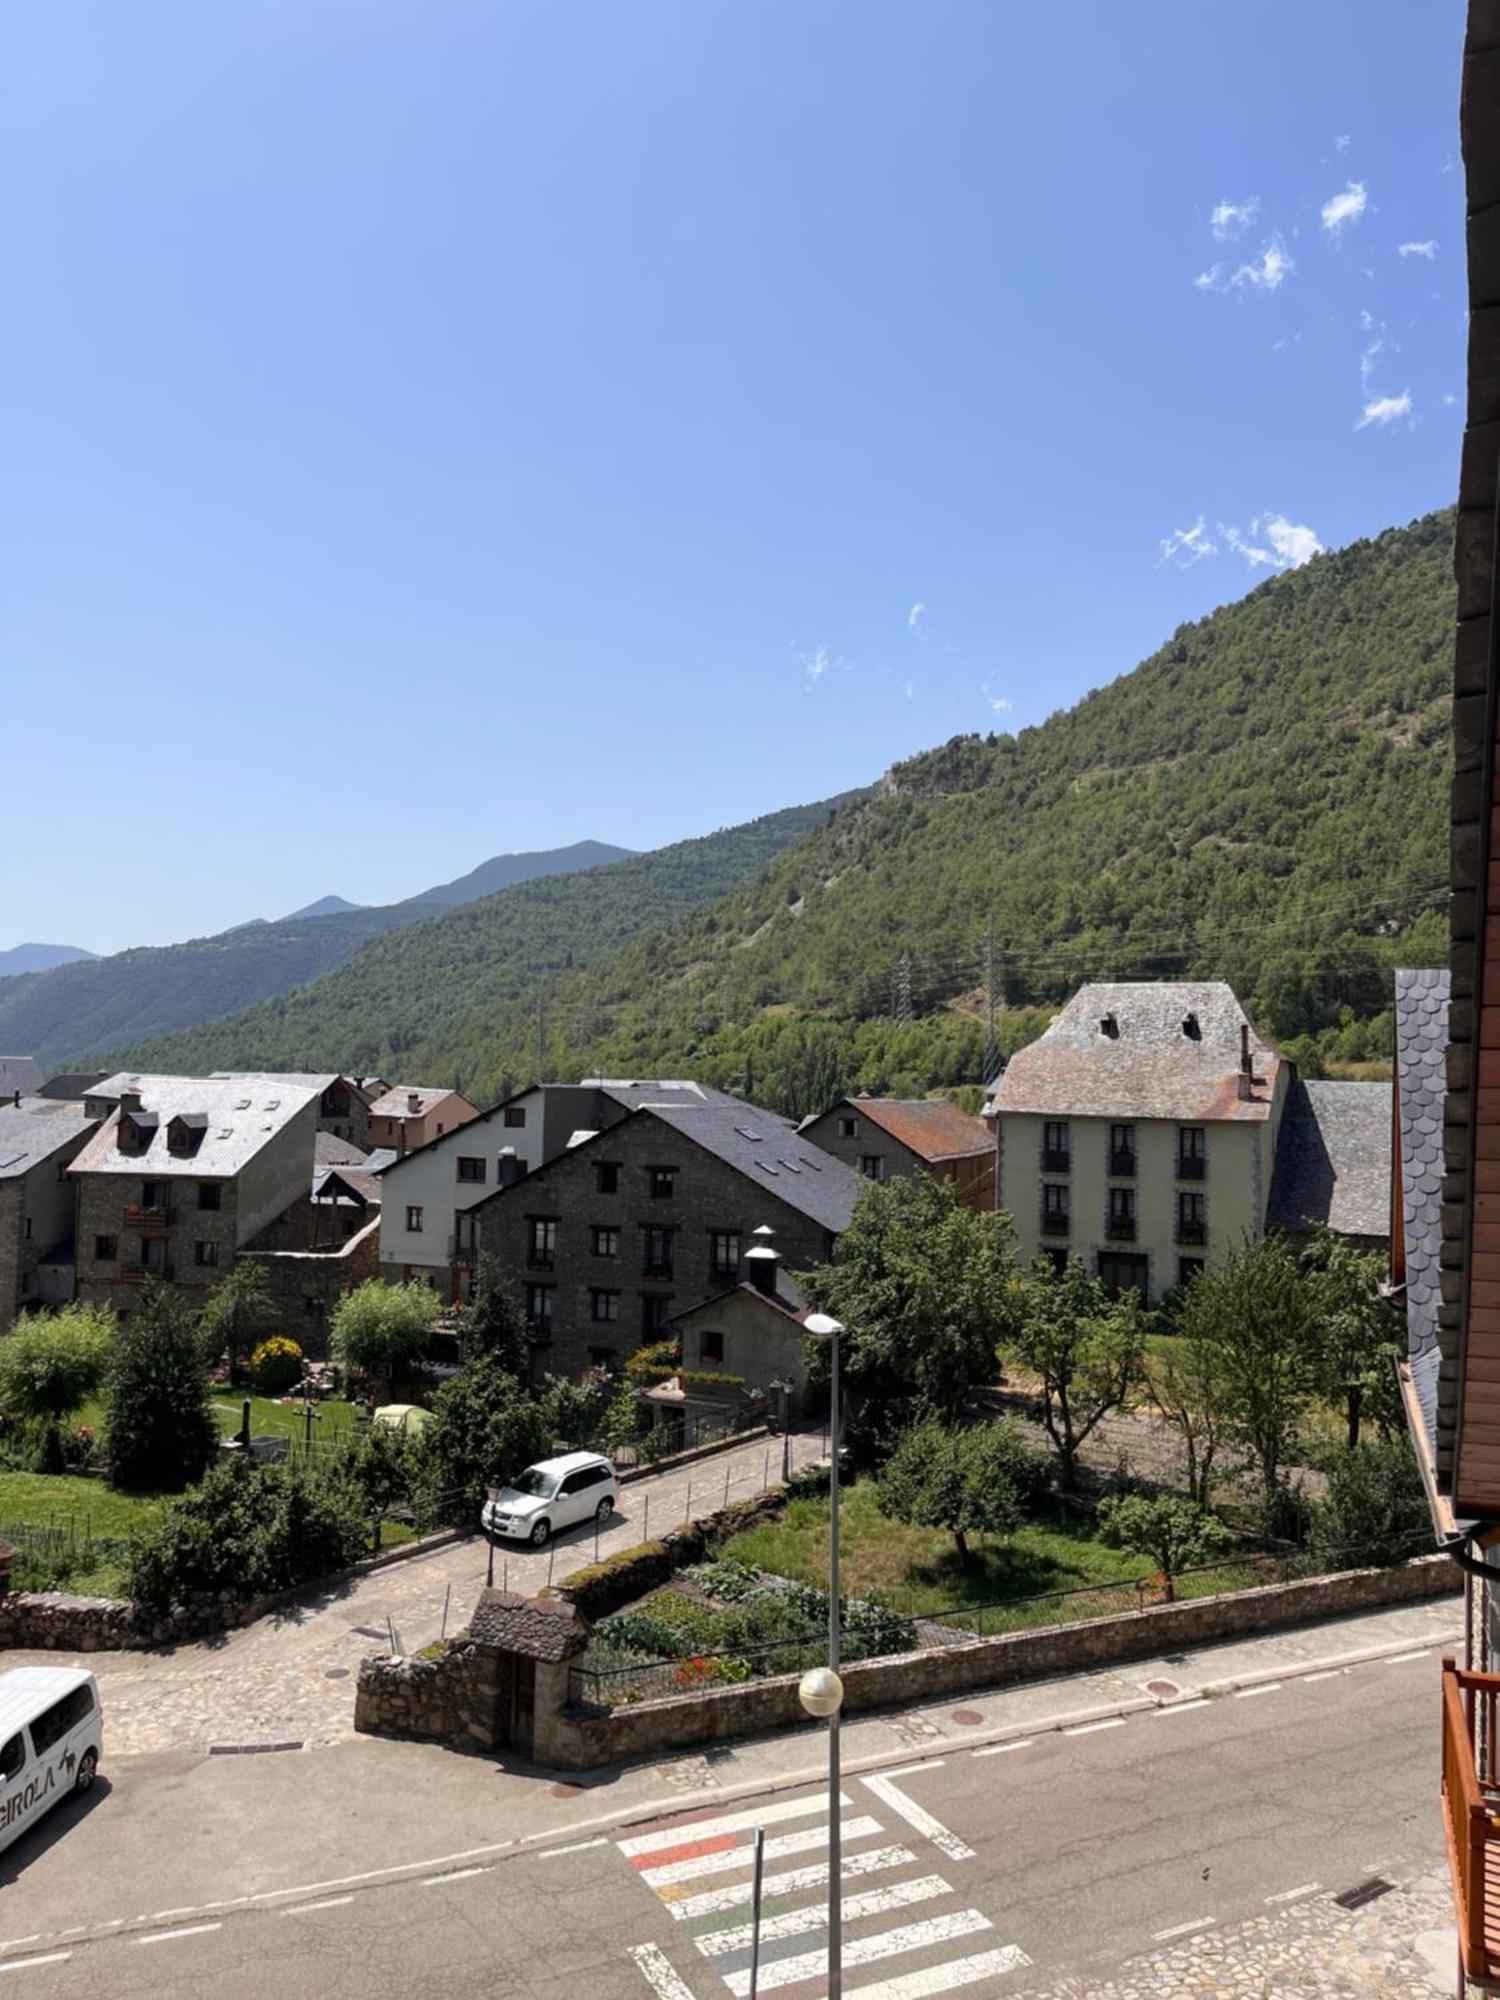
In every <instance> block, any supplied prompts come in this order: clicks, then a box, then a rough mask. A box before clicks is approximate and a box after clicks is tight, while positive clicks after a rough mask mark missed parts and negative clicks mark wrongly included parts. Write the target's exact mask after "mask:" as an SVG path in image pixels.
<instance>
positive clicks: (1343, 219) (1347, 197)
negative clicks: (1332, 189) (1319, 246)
mask: <svg viewBox="0 0 1500 2000" xmlns="http://www.w3.org/2000/svg"><path fill="white" fill-rule="evenodd" d="M1369 199H1370V191H1369V188H1368V187H1367V186H1366V184H1365V183H1364V182H1363V181H1350V183H1349V185H1348V186H1347V187H1346V188H1344V189H1343V191H1342V192H1341V193H1339V194H1335V195H1330V196H1329V198H1328V200H1327V201H1325V202H1324V204H1323V210H1322V214H1323V227H1324V228H1325V229H1326V230H1327V231H1328V232H1329V234H1330V235H1333V236H1337V235H1338V233H1339V231H1340V230H1341V229H1342V228H1344V226H1345V225H1346V224H1347V223H1350V222H1357V221H1358V220H1359V218H1360V217H1361V216H1362V215H1363V214H1364V212H1365V208H1366V206H1367V204H1368V202H1369Z"/></svg>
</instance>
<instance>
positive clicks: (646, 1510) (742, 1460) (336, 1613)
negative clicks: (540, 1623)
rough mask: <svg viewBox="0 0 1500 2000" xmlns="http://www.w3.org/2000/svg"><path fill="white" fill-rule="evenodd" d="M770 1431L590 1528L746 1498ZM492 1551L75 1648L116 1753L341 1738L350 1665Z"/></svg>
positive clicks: (468, 1597)
mask: <svg viewBox="0 0 1500 2000" xmlns="http://www.w3.org/2000/svg"><path fill="white" fill-rule="evenodd" d="M791 1445H792V1457H793V1463H794V1465H795V1466H798V1467H801V1466H804V1465H808V1464H812V1463H814V1462H815V1461H816V1460H817V1459H818V1458H819V1457H820V1455H821V1452H822V1439H821V1437H820V1436H819V1435H818V1434H816V1433H814V1434H812V1435H810V1436H805V1437H794V1438H793V1439H792V1440H791ZM780 1471H781V1445H780V1441H779V1440H775V1441H768V1440H766V1439H763V1438H757V1439H755V1440H754V1441H752V1442H750V1443H748V1444H744V1445H740V1446H737V1447H734V1448H733V1449H731V1450H729V1451H726V1452H721V1453H718V1454H716V1455H715V1456H713V1457H711V1458H707V1459H703V1460H700V1461H699V1463H698V1464H696V1465H693V1466H688V1467H684V1468H682V1469H681V1470H678V1471H673V1472H661V1473H648V1474H646V1475H645V1476H644V1477H642V1478H641V1479H639V1480H632V1481H631V1482H630V1483H629V1484H628V1485H626V1486H624V1487H622V1488H621V1491H620V1507H619V1511H618V1513H617V1514H616V1515H615V1517H614V1519H613V1520H612V1521H611V1522H610V1524H609V1526H608V1527H607V1528H606V1529H604V1530H603V1531H602V1532H601V1533H600V1534H599V1536H598V1537H597V1547H598V1549H599V1553H600V1554H603V1555H607V1554H608V1553H609V1552H610V1551H611V1550H613V1549H622V1548H628V1547H630V1546H631V1544H633V1543H635V1542H639V1541H641V1540H643V1539H644V1538H645V1535H646V1532H647V1530H648V1528H649V1531H650V1533H652V1534H656V1533H659V1532H661V1531H662V1530H664V1529H665V1528H667V1527H669V1526H674V1525H677V1524H678V1523H680V1522H682V1521H684V1520H689V1519H691V1520H699V1519H701V1518H702V1516H704V1515H705V1514H711V1513H713V1512H714V1511H715V1510H716V1509H717V1508H719V1507H722V1506H723V1505H724V1504H725V1496H726V1494H727V1495H728V1498H729V1499H730V1500H734V1499H746V1498H749V1497H750V1496H752V1495H754V1494H756V1493H760V1492H762V1491H763V1490H764V1488H765V1486H766V1484H767V1482H768V1481H769V1482H771V1483H774V1482H775V1481H776V1480H777V1479H778V1478H779V1477H780ZM595 1547H596V1537H595V1532H594V1528H593V1526H592V1524H590V1525H589V1526H586V1527H581V1528H574V1529H571V1530H569V1531H568V1533H566V1534H563V1535H559V1536H558V1537H557V1539H556V1541H555V1542H554V1543H553V1544H552V1546H551V1547H550V1548H547V1549H543V1550H540V1551H537V1550H532V1549H529V1548H527V1547H526V1546H524V1545H523V1544H518V1545H517V1546H516V1547H515V1548H510V1547H507V1546H505V1545H501V1546H498V1547H497V1548H496V1551H495V1581H496V1582H497V1583H501V1582H506V1583H508V1584H509V1586H510V1588H512V1589H516V1590H527V1591H531V1590H539V1589H540V1588H541V1587H542V1586H543V1585H544V1584H545V1583H547V1582H548V1581H549V1580H551V1579H552V1578H561V1577H564V1576H567V1575H569V1574H570V1573H571V1572H572V1571H573V1570H575V1569H581V1568H582V1567H583V1566H584V1565H585V1564H586V1563H591V1562H592V1561H593V1560H594V1554H595ZM488 1559H489V1551H488V1549H487V1546H486V1544H485V1542H484V1540H483V1539H482V1538H481V1537H479V1536H477V1535H476V1536H473V1537H470V1538H468V1539H466V1540H464V1541H461V1542H455V1543H452V1544H450V1545H449V1546H448V1547H445V1548H442V1549H438V1550H435V1551H434V1552H433V1553H432V1554H431V1555H426V1556H416V1557H413V1558H412V1559H411V1560H410V1561H408V1562H399V1563H393V1564H391V1565H390V1567H389V1568H386V1569H379V1570H373V1571H371V1572H370V1573H369V1574H368V1575H365V1576H362V1577H361V1578H359V1579H358V1581H356V1582H354V1583H352V1584H349V1585H346V1586H344V1587H342V1588H341V1589H339V1590H338V1591H336V1592H333V1593H330V1594H328V1595H326V1596H322V1597H313V1598H310V1599H309V1600H308V1601H307V1602H306V1603H305V1604H304V1605H302V1606H299V1607H297V1608H294V1609H292V1610H290V1611H285V1612H281V1613H278V1614H277V1615H275V1616H273V1617H269V1618H262V1619H259V1620H258V1621H257V1622H256V1623H255V1624H254V1625H250V1626H246V1627H245V1628H244V1629H243V1630H241V1631H238V1632H232V1633H229V1634H228V1635H227V1636H226V1637H225V1638H224V1639H223V1640H222V1641H220V1642H218V1643H216V1644H213V1645H206V1646H205V1645H194V1646H179V1647H177V1648H175V1649H174V1650H172V1651H169V1652H161V1653H108V1654H106V1653H92V1654H89V1655H88V1656H87V1657H86V1661H85V1656H83V1655H79V1656H78V1661H79V1663H80V1664H84V1663H86V1664H87V1665H88V1666H90V1667H91V1668H92V1669H93V1671H94V1672H95V1673H96V1674H97V1675H98V1676H99V1680H100V1684H101V1686H102V1688H103V1691H104V1701H105V1707H106V1710H107V1712H108V1715H109V1742H110V1750H111V1752H112V1754H115V1755H119V1754H124V1755H127V1756H131V1755H140V1754H145V1753H149V1752H153V1751H160V1750H170V1749H173V1748H176V1747H188V1748H192V1749H197V1750H200V1751H202V1750H207V1749H209V1748H210V1747H218V1748H222V1747H223V1746H226V1745H234V1746H243V1745H246V1744H268V1743H296V1744H304V1745H316V1744H325V1743H333V1742H337V1741H338V1740H339V1738H341V1737H343V1736H347V1735H348V1734H349V1733H350V1732H351V1730H352V1728H353V1716H354V1683H355V1677H356V1675H357V1674H358V1671H359V1663H360V1661H361V1660H362V1659H364V1658H366V1656H367V1655H369V1654H371V1653H383V1652H386V1651H387V1650H389V1649H390V1646H391V1641H392V1635H393V1634H394V1638H395V1645H396V1650H397V1651H401V1652H407V1653H415V1652H417V1651H419V1650H420V1649H421V1647H423V1646H424V1645H426V1644H427V1642H428V1641H429V1640H431V1639H436V1638H437V1637H438V1636H439V1634H440V1633H441V1631H442V1630H443V1629H444V1621H445V1619H446V1629H447V1630H448V1631H449V1632H455V1631H458V1630H459V1629H460V1628H461V1627H462V1626H463V1625H464V1624H465V1623H466V1622H467V1620H468V1617H469V1614H470V1612H471V1611H472V1610H473V1608H474V1603H475V1600H476V1599H477V1597H478V1595H479V1591H480V1589H481V1587H482V1586H483V1584H484V1582H485V1577H486V1572H487V1565H488ZM61 1657H62V1656H60V1655H58V1654H56V1653H41V1652H0V1665H3V1666H6V1667H13V1666H15V1667H19V1666H29V1665H56V1664H58V1662H59V1660H60V1658H61Z"/></svg>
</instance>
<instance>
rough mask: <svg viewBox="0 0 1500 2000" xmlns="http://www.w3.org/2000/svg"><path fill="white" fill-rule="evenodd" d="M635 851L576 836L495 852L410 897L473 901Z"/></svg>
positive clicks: (451, 902) (425, 900) (625, 858)
mask: <svg viewBox="0 0 1500 2000" xmlns="http://www.w3.org/2000/svg"><path fill="white" fill-rule="evenodd" d="M635 852H636V850H635V849H634V848H633V847H612V846H611V845H610V843H609V842H608V841H607V840H577V841H574V843H573V845H572V846H571V847H552V848H548V849H547V850H546V851H545V852H543V853H540V854H495V855H491V857H490V859H489V860H488V861H481V862H480V864H479V866H478V867H477V868H471V869H470V870H469V872H468V874H467V875H457V876H455V877H454V879H453V880H452V881H451V882H439V884H438V885H437V887H436V888H435V889H424V890H423V891H422V892H421V894H420V895H419V896H416V897H414V898H413V901H415V902H418V903H443V904H447V905H454V904H458V903H473V902H477V901H478V899H479V898H480V897H481V896H493V895H494V893H495V891H496V890H497V889H508V888H509V887H510V886H511V884H512V883H513V882H534V881H536V880H537V879H538V877H540V876H543V875H571V874H574V873H576V872H577V870H579V869H581V868H605V867H607V866H608V865H609V863H610V862H611V861H628V860H630V859H631V857H632V856H633V855H634V854H635Z"/></svg>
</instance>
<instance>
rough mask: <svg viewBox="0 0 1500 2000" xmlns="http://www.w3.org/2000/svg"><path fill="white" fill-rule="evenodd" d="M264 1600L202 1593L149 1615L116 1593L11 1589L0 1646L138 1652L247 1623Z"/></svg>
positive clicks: (2, 1601) (1, 1609)
mask: <svg viewBox="0 0 1500 2000" xmlns="http://www.w3.org/2000/svg"><path fill="white" fill-rule="evenodd" d="M265 1609H266V1606H265V1605H264V1604H247V1605H243V1606H241V1605H236V1603H235V1602H234V1600H233V1598H231V1597H227V1596H225V1597H217V1596H208V1595H202V1596H198V1597H194V1598H193V1599H191V1600H190V1601H189V1602H188V1603H187V1604H177V1605H174V1606H173V1607H172V1609H171V1610H170V1611H167V1612H162V1613H161V1614H160V1615H159V1616H152V1615H150V1614H147V1613H144V1612H142V1611H141V1610H140V1608H139V1606H137V1605H135V1604H132V1603H130V1602H129V1600H128V1599H126V1598H121V1597H69V1596H68V1595H67V1594H66V1593H65V1592H63V1591H58V1590H39V1591H27V1590H18V1591H13V1592H12V1593H11V1594H10V1595H9V1596H7V1597H4V1598H0V1651H3V1650H5V1649H7V1648H11V1647H15V1648H17V1649H21V1648H25V1649H30V1650H38V1649H40V1650H44V1651H49V1652H50V1651H57V1652H64V1653H103V1652H141V1651H144V1650H145V1649H146V1648H147V1647H150V1646H170V1645H176V1644H177V1643H178V1642H179V1641H180V1640H184V1639H203V1638H208V1637H211V1636H212V1635H213V1634H215V1633H218V1632H222V1631H224V1630H226V1629H227V1628H228V1627H229V1626H231V1625H238V1624H245V1623H248V1622H249V1620H251V1619H252V1618H258V1617H259V1616H260V1614H261V1612H262V1611H264V1610H265Z"/></svg>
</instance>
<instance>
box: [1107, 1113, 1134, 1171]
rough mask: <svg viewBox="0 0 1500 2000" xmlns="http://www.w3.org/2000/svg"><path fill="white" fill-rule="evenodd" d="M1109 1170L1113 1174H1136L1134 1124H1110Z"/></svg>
mask: <svg viewBox="0 0 1500 2000" xmlns="http://www.w3.org/2000/svg"><path fill="white" fill-rule="evenodd" d="M1109 1170H1110V1172H1111V1173H1112V1174H1120V1175H1124V1174H1134V1172H1135V1127H1134V1126H1133V1125H1111V1126H1110V1128H1109Z"/></svg>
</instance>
